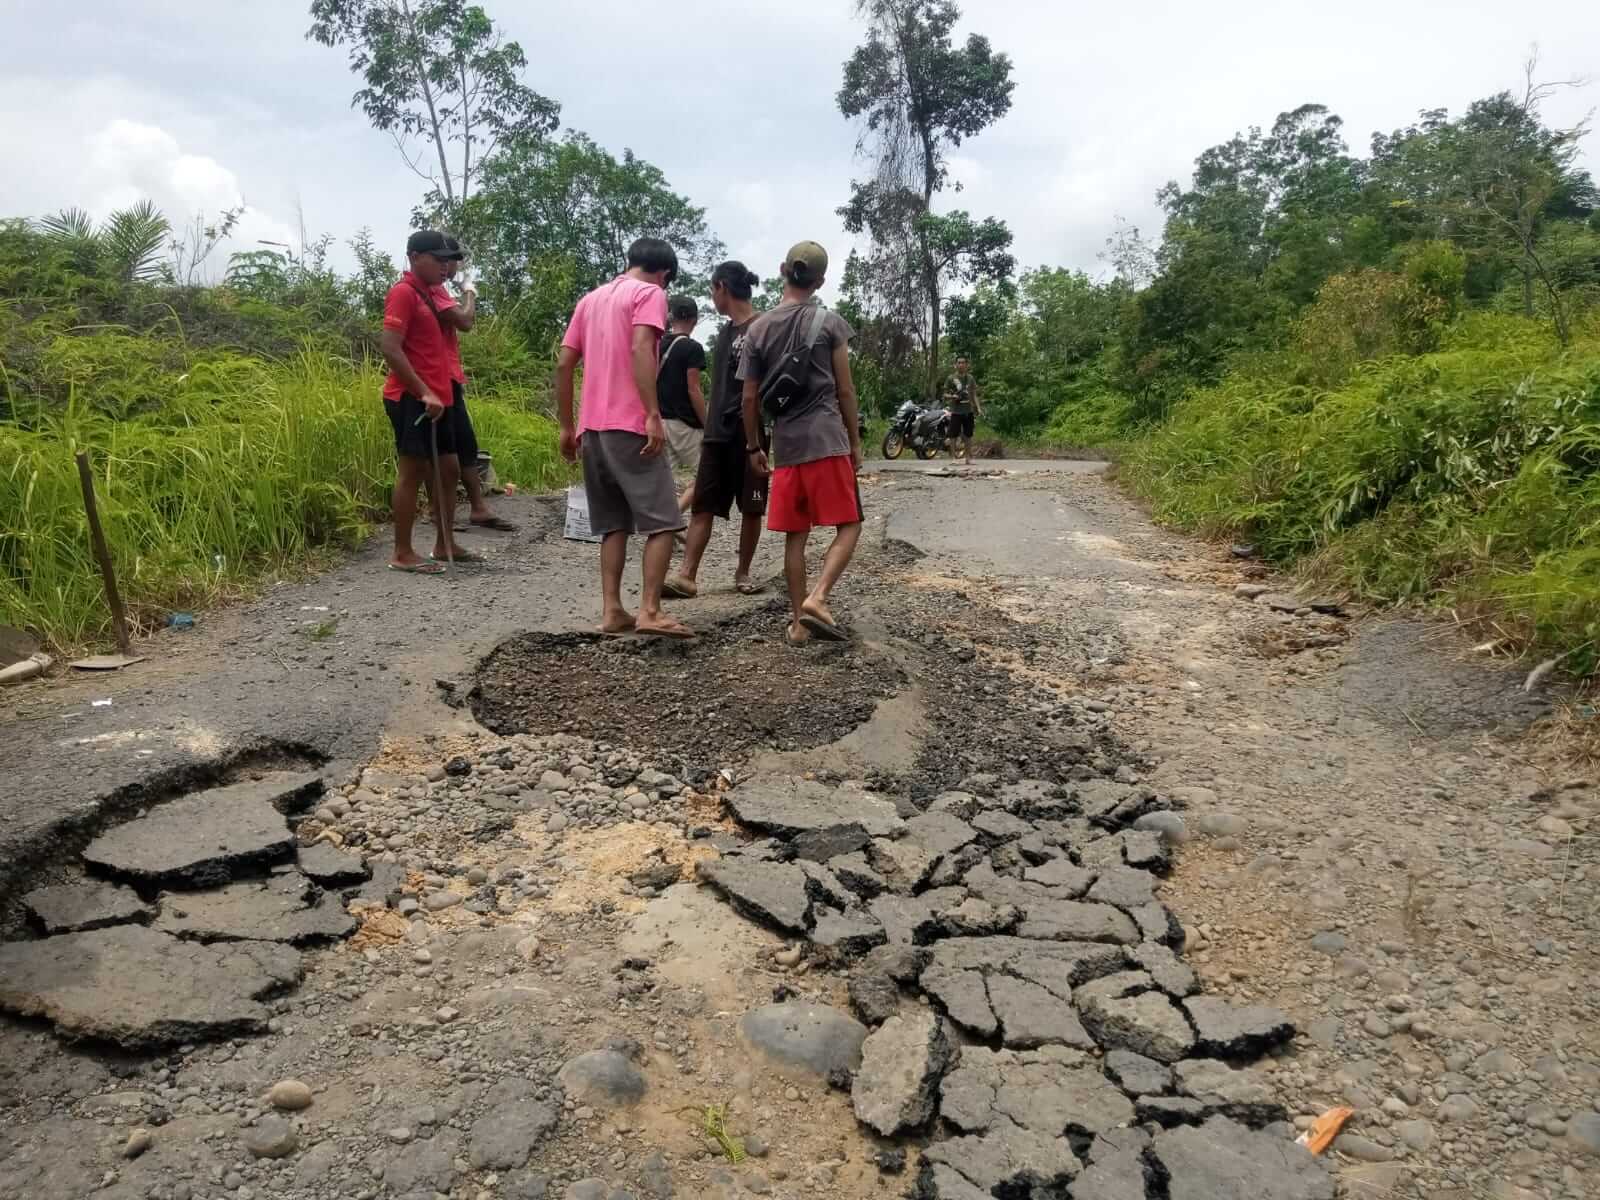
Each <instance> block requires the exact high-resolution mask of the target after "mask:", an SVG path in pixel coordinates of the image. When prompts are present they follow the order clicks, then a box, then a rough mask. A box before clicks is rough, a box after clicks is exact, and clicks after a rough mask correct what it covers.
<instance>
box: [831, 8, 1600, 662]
mask: <svg viewBox="0 0 1600 1200" xmlns="http://www.w3.org/2000/svg"><path fill="white" fill-rule="evenodd" d="M873 7H874V8H892V9H895V10H896V11H900V10H902V9H903V10H905V12H903V13H902V14H901V15H902V16H904V15H905V13H907V12H908V13H912V14H913V15H915V13H916V12H918V11H920V12H922V14H923V18H924V23H923V24H922V25H921V26H919V27H918V28H920V30H921V31H922V35H923V36H925V37H928V38H932V39H934V40H937V38H938V36H939V33H940V29H939V25H938V23H937V22H936V21H934V20H932V19H931V14H932V11H933V9H936V8H939V7H940V6H939V5H937V4H918V3H915V2H914V0H905V3H900V2H899V0H894V2H893V3H885V4H880V5H877V6H873ZM912 41H913V42H915V39H912ZM969 45H970V44H969ZM985 47H986V44H985ZM1001 57H1002V58H1003V56H1001ZM957 58H959V53H958V54H957ZM901 66H902V74H905V75H906V76H907V77H909V78H913V79H918V78H919V72H920V73H921V75H920V87H919V88H913V89H912V90H913V91H919V90H931V91H933V92H936V93H939V94H946V93H945V92H944V91H942V90H941V89H947V88H959V86H960V81H961V80H962V79H963V78H965V77H966V76H965V75H964V74H963V72H962V70H961V69H959V63H958V62H957V63H955V64H954V65H952V61H951V60H950V59H948V58H947V57H941V56H940V55H939V54H918V55H912V56H911V57H910V58H909V59H908V60H907V61H906V62H904V63H902V64H901ZM991 75H992V72H991ZM985 78H987V77H985ZM848 79H849V75H848V72H847V82H848ZM984 86H987V85H982V86H979V87H978V90H977V91H976V92H975V93H974V94H973V95H972V96H970V97H969V98H968V100H969V102H970V103H971V104H974V105H977V106H978V109H979V111H985V112H988V111H992V109H984V108H983V104H982V102H983V99H984V96H985V95H986V94H988V93H986V92H984V90H983V87H984ZM1573 86H1579V85H1578V84H1576V83H1568V82H1560V81H1558V82H1547V81H1545V80H1543V79H1542V78H1541V76H1540V74H1539V67H1538V62H1537V58H1536V57H1534V58H1533V59H1530V61H1529V62H1527V63H1526V64H1525V71H1524V78H1523V79H1522V81H1521V82H1520V83H1519V85H1518V86H1517V87H1516V88H1514V89H1512V90H1509V91H1506V92H1502V93H1499V94H1497V95H1493V96H1489V97H1487V98H1485V99H1483V100H1480V101H1477V102H1476V103H1473V104H1472V105H1470V106H1469V107H1468V108H1467V110H1466V111H1465V112H1463V113H1459V114H1451V113H1449V112H1447V111H1445V110H1443V109H1438V110H1430V111H1427V112H1424V113H1422V114H1420V116H1419V117H1418V119H1417V120H1416V121H1415V122H1414V123H1412V124H1410V125H1407V126H1404V127H1401V128H1398V129H1395V130H1394V131H1392V132H1389V133H1377V134H1374V135H1373V136H1372V138H1371V142H1370V148H1369V150H1368V152H1367V153H1366V154H1365V155H1364V156H1363V155H1359V154H1355V153H1352V152H1351V150H1350V147H1349V144H1348V142H1347V139H1346V132H1345V129H1344V126H1343V122H1342V121H1341V120H1340V118H1339V117H1338V116H1337V115H1335V114H1334V113H1332V112H1331V111H1329V110H1328V109H1327V108H1325V107H1323V106H1321V105H1317V104H1306V105H1303V106H1301V107H1300V108H1297V109H1294V110H1293V111H1290V112H1286V113H1283V114H1281V115H1279V116H1278V118H1277V119H1276V120H1275V121H1274V122H1273V123H1272V124H1271V125H1270V126H1269V127H1267V128H1265V129H1262V128H1251V129H1249V130H1247V131H1245V132H1243V133H1239V134H1236V135H1234V136H1233V137H1231V138H1229V139H1228V140H1227V141H1225V142H1222V143H1220V144H1218V145H1215V146H1212V147H1211V148H1209V149H1207V150H1205V151H1204V152H1203V153H1201V154H1200V155H1199V157H1198V158H1197V159H1196V160H1195V165H1194V171H1193V174H1192V176H1191V178H1190V179H1189V180H1187V181H1185V182H1174V183H1170V184H1168V185H1167V186H1166V187H1164V188H1163V189H1161V191H1160V192H1159V193H1158V200H1159V201H1160V204H1161V206H1162V209H1163V210H1164V213H1165V226H1164V228H1163V229H1162V230H1161V235H1160V237H1159V238H1157V239H1149V238H1146V237H1145V236H1144V235H1142V234H1141V231H1140V230H1138V229H1136V228H1134V227H1132V226H1129V225H1127V224H1125V223H1119V225H1118V226H1117V228H1116V229H1115V230H1114V231H1113V233H1112V235H1111V236H1110V237H1109V238H1108V239H1107V242H1106V248H1105V252H1104V254H1103V255H1102V258H1103V260H1104V269H1103V270H1102V271H1101V272H1100V273H1099V275H1098V276H1091V275H1089V274H1086V273H1084V272H1081V271H1073V270H1067V269H1063V268H1056V267H1048V266H1046V267H1040V268H1036V269H1032V270H1027V271H1023V272H1021V273H1020V274H1018V273H1016V272H1015V271H1014V270H1013V264H1011V263H1010V262H1009V260H1008V259H1002V258H1001V257H1000V256H998V255H994V254H990V255H988V256H987V257H983V256H981V255H980V256H969V257H968V258H966V259H963V260H961V262H963V263H965V264H966V265H967V266H969V267H970V268H971V269H970V270H965V269H964V273H963V274H962V276H961V279H960V282H962V283H965V284H967V285H969V286H967V287H966V288H965V289H964V291H963V293H962V294H958V295H945V296H941V295H940V294H939V293H938V289H937V286H936V285H937V284H938V282H939V280H938V279H936V278H934V277H933V276H931V275H928V274H927V273H926V272H924V273H922V274H921V275H919V274H918V273H917V272H914V271H913V272H910V273H909V274H907V273H905V272H902V273H901V274H899V275H895V274H894V273H893V272H887V271H886V268H885V264H890V265H892V264H894V263H897V262H904V261H906V255H905V254H904V253H903V252H898V251H897V250H896V247H897V246H898V247H902V248H903V247H904V246H906V245H912V244H914V243H915V242H916V239H917V237H918V236H919V235H920V236H924V237H927V238H930V239H932V240H933V241H934V242H937V237H936V235H937V233H938V228H939V226H938V223H937V220H935V219H934V218H933V217H932V216H931V210H930V209H929V208H928V207H927V206H926V205H923V207H922V208H921V209H920V212H921V214H922V215H921V216H914V219H913V220H912V222H911V224H910V226H909V227H908V229H902V230H900V231H899V232H898V233H895V232H894V231H893V230H888V231H887V232H885V231H884V230H883V229H882V228H881V223H880V227H879V228H877V229H874V228H873V227H870V226H869V227H868V231H869V232H871V233H873V234H874V236H875V241H874V246H873V250H872V252H871V253H870V254H868V255H865V256H855V257H852V260H851V264H850V267H849V268H848V269H847V271H846V274H845V289H844V290H845V297H844V307H845V308H846V309H847V310H848V315H850V316H851V317H852V318H853V319H854V320H855V321H856V322H857V324H858V326H859V327H860V328H861V329H862V330H863V337H862V338H861V340H860V343H859V345H858V347H857V363H858V373H859V375H860V377H861V379H862V380H863V392H864V394H865V395H866V396H867V397H868V398H869V400H870V402H871V404H872V405H873V407H874V408H875V409H876V411H879V412H887V411H892V410H893V408H894V407H895V406H896V405H897V404H899V403H900V402H901V401H902V400H903V399H905V398H907V397H915V398H922V399H924V400H931V399H932V398H933V396H934V395H935V392H934V390H933V389H932V388H930V387H929V386H928V382H927V381H928V380H929V379H930V378H935V377H937V373H933V372H929V371H926V370H924V368H923V359H924V358H925V357H927V356H933V354H934V347H935V346H937V351H938V353H937V357H938V358H939V360H940V361H941V362H942V363H945V364H948V363H949V362H951V361H953V359H954V358H955V357H956V356H957V355H958V354H964V355H966V356H968V357H969V358H970V359H971V360H972V361H973V364H974V369H975V371H976V373H977V375H978V378H979V381H980V385H981V387H982V392H983V398H984V405H985V410H986V414H985V415H986V419H987V423H988V424H989V425H990V426H991V427H992V429H993V431H994V433H995V434H996V435H997V436H998V437H1000V438H1001V439H1003V440H1004V441H1005V443H1006V444H1007V446H1008V448H1010V447H1019V448H1023V449H1024V452H1025V451H1026V448H1028V447H1037V446H1040V445H1041V444H1043V445H1045V446H1049V447H1055V448H1057V449H1069V448H1070V449H1079V450H1081V449H1098V450H1100V451H1102V452H1104V453H1105V454H1107V455H1108V456H1110V457H1112V458H1115V459H1117V460H1118V461H1119V463H1120V468H1119V478H1120V479H1121V480H1122V481H1123V482H1124V483H1125V484H1126V485H1127V486H1128V487H1129V488H1130V489H1131V490H1132V491H1133V492H1134V493H1135V494H1136V495H1137V496H1138V497H1140V498H1141V499H1142V500H1144V501H1145V502H1146V503H1148V504H1149V506H1150V507H1151V509H1152V510H1153V512H1154V513H1155V515H1156V516H1157V517H1158V518H1159V519H1161V520H1163V521H1165V522H1168V523H1171V524H1173V525H1175V526H1178V527H1180V528H1183V529H1187V530H1191V531H1194V532H1197V533H1200V534H1202V535H1205V536H1209V537H1215V538H1226V539H1230V540H1232V541H1235V542H1245V543H1250V544H1252V545H1254V546H1255V547H1256V548H1257V551H1258V552H1259V553H1260V554H1261V555H1263V556H1264V557H1265V558H1267V559H1268V560H1270V561H1272V562H1274V563H1276V564H1278V565H1280V566H1284V567H1295V568H1299V569H1302V570H1305V571H1307V572H1310V573H1312V574H1314V575H1316V576H1317V577H1319V579H1320V581H1321V583H1322V585H1323V586H1334V587H1338V588H1342V589H1345V590H1347V591H1348V592H1349V593H1351V594H1353V595H1356V596H1360V597H1362V598H1365V599H1368V600H1372V601H1378V602H1422V603H1428V604H1435V605H1447V606H1449V607H1450V608H1451V609H1453V610H1454V612H1455V613H1456V615H1457V616H1458V617H1460V618H1462V619H1463V620H1467V621H1471V622H1474V623H1475V624H1477V625H1478V626H1479V627H1480V628H1481V631H1482V632H1481V637H1480V640H1481V641H1483V642H1485V643H1494V644H1495V645H1496V646H1497V647H1501V648H1504V649H1507V650H1517V651H1520V650H1524V649H1528V648H1532V649H1534V650H1536V651H1537V652H1539V653H1540V654H1541V655H1542V656H1552V657H1554V656H1560V657H1561V662H1560V665H1561V667H1562V668H1563V669H1564V670H1567V671H1570V672H1571V673H1573V674H1576V675H1579V676H1588V675H1591V674H1592V673H1593V672H1594V670H1595V668H1596V664H1597V662H1600V536H1597V535H1600V214H1597V212H1596V207H1597V205H1600V194H1597V191H1596V188H1595V185H1594V182H1593V180H1592V179H1591V178H1590V175H1589V173H1588V172H1587V171H1586V170H1584V169H1583V167H1582V165H1581V163H1580V161H1579V151H1580V147H1581V145H1582V142H1583V138H1584V137H1585V136H1586V134H1587V128H1586V126H1584V125H1580V126H1578V127H1576V128H1566V129H1563V128H1556V127H1553V126H1552V125H1551V124H1550V123H1548V122H1547V121H1546V120H1545V118H1544V114H1543V110H1544V108H1545V106H1546V104H1547V101H1548V100H1549V99H1550V97H1551V96H1552V95H1554V94H1556V93H1557V92H1560V91H1563V90H1564V89H1567V88H1569V87H1573ZM846 99H847V97H846V95H845V93H841V97H840V103H841V108H844V109H845V111H846V115H851V113H850V110H849V109H848V108H846V105H845V101H846ZM918 120H919V113H918V111H917V110H916V108H915V105H907V106H906V107H905V108H904V109H903V112H902V119H901V121H900V122H899V123H898V124H896V123H893V122H885V121H882V120H880V121H879V122H878V123H877V124H876V125H874V126H871V127H869V128H868V129H867V130H866V132H865V133H864V140H863V145H864V147H865V148H866V149H867V150H868V151H869V152H871V153H869V154H868V156H867V157H868V161H869V162H871V163H872V164H873V165H875V166H879V167H881V165H882V161H883V159H882V153H881V151H882V147H881V144H880V143H881V138H880V137H879V136H878V135H877V134H876V133H875V130H876V129H878V128H890V129H894V130H905V129H910V130H913V131H915V130H918V129H919V128H922V127H921V126H919V124H918ZM940 132H941V131H940V129H939V127H938V126H937V123H935V126H934V128H932V130H931V134H932V137H931V140H929V141H928V142H926V143H925V144H926V145H931V146H932V152H933V153H932V160H931V161H933V162H934V163H935V165H936V166H937V165H938V163H940V162H942V158H941V152H942V146H943V145H944V144H945V143H944V142H941V141H940V140H939V135H940ZM945 132H946V133H948V132H949V131H948V130H946V131H945ZM970 132H971V130H970V129H965V130H960V131H958V134H963V135H964V134H970ZM956 140H959V139H958V138H957V139H956ZM872 154H877V155H878V157H876V158H874V157H872ZM891 158H892V156H891ZM920 161H923V162H926V161H929V160H928V159H927V158H923V159H921V160H920ZM879 173H880V175H881V171H880V172H879ZM940 178H941V179H942V176H940ZM928 194H929V196H932V195H933V194H934V193H933V192H930V193H928ZM910 207H911V208H913V209H915V208H916V205H915V204H912V205H910ZM842 211H847V210H842ZM919 222H920V224H919ZM880 233H881V234H882V235H883V236H878V235H879V234H880ZM911 261H913V262H914V261H915V258H914V256H912V260H911ZM897 289H898V290H897ZM935 310H937V311H938V313H939V323H938V324H935V323H934V320H933V315H932V314H933V313H934V311H935ZM930 336H931V337H932V339H933V340H932V341H930V340H929V338H930Z"/></svg>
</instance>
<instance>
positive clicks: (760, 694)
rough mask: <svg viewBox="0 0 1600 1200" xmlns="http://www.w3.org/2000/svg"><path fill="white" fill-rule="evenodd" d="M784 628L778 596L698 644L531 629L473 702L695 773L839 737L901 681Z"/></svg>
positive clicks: (489, 667) (890, 671)
mask: <svg viewBox="0 0 1600 1200" xmlns="http://www.w3.org/2000/svg"><path fill="white" fill-rule="evenodd" d="M782 630H783V618H782V616H781V614H780V606H779V605H777V604H769V605H766V606H764V607H763V608H762V609H759V610H757V611H754V612H750V613H746V614H743V615H741V616H739V617H737V618H735V619H733V620H731V621H728V622H726V623H724V624H722V625H719V626H717V627H715V628H714V629H712V630H709V631H707V632H704V633H702V635H701V637H700V638H699V639H698V640H697V641H695V642H663V641H659V640H647V639H606V638H600V637H596V636H593V635H588V634H547V633H527V634H522V635H520V636H519V637H516V638H513V639H512V640H511V641H509V642H506V643H504V644H503V645H501V646H499V647H497V648H496V649H495V650H494V651H493V652H492V653H491V654H490V655H489V657H488V658H487V659H485V660H484V662H483V665H482V666H481V667H480V668H479V671H478V676H477V683H476V685H475V686H474V687H473V689H472V692H471V694H470V695H469V697H468V699H469V702H470V704H471V706H472V711H473V714H474V715H475V716H476V717H477V719H478V720H479V721H480V722H482V723H483V724H484V725H485V726H487V727H488V728H490V729H492V730H493V731H494V732H496V733H499V734H503V735H509V734H517V733H530V734H535V735H542V734H550V733H558V732H560V733H571V734H577V735H578V736H581V737H585V738H593V739H595V740H596V741H601V742H614V741H625V742H626V743H627V745H628V746H629V747H630V749H633V750H635V751H640V752H643V753H647V754H650V755H652V756H654V758H655V759H656V761H657V762H658V763H659V764H660V765H661V766H662V767H665V768H670V769H671V770H673V771H674V772H675V773H676V774H678V775H680V776H684V777H688V778H695V777H700V776H703V775H704V774H706V773H708V772H710V771H713V770H715V769H716V768H717V767H719V766H721V765H722V764H724V763H726V762H729V761H731V760H733V759H736V758H738V757H741V756H742V755H743V754H745V753H746V752H748V751H750V750H752V749H754V748H756V747H758V746H760V747H776V748H778V749H782V750H803V749H809V748H811V747H814V746H820V745H825V744H826V743H829V742H832V741H834V740H836V739H838V738H840V737H842V736H843V735H844V734H846V733H848V732H849V731H850V730H852V729H854V728H855V727H856V726H858V725H860V724H862V723H863V722H864V721H866V720H867V719H869V718H870V717H871V716H872V713H873V709H874V708H875V707H876V705H877V702H878V701H879V700H881V699H885V698H887V697H889V696H893V695H895V694H896V692H897V691H898V690H899V688H900V687H901V685H902V683H903V676H902V674H901V673H900V672H899V671H898V670H896V669H894V668H893V667H892V666H891V665H889V664H887V663H884V662H881V661H877V660H875V659H874V658H873V657H872V656H871V655H869V654H868V653H867V652H865V651H863V650H862V649H861V648H860V647H858V646H856V645H855V644H853V643H842V644H839V645H822V644H817V645H808V646H805V647H803V648H799V649H794V648H791V647H788V646H785V645H783V644H782V643H781V642H780V641H778V640H777V639H778V638H781V636H782ZM802 697H803V698H804V701H803V703H800V702H798V701H799V700H800V698H802Z"/></svg>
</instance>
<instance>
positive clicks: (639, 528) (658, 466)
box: [580, 429, 687, 534]
mask: <svg viewBox="0 0 1600 1200" xmlns="http://www.w3.org/2000/svg"><path fill="white" fill-rule="evenodd" d="M644 444H645V438H644V435H643V434H642V433H629V432H628V431H627V430H625V429H590V430H587V431H586V432H585V433H584V435H583V440H582V442H581V443H580V445H581V447H582V458H583V490H584V492H585V494H586V495H587V496H588V497H589V531H590V532H591V533H598V534H607V533H642V534H651V533H665V532H667V531H669V530H674V531H675V530H679V529H682V528H684V526H685V525H686V524H687V522H685V520H684V518H683V514H682V513H681V512H679V511H678V485H677V483H676V482H675V481H674V480H673V478H672V467H671V465H670V464H669V463H668V462H667V455H666V451H665V449H663V450H662V453H660V454H657V455H656V456H655V457H653V458H644V457H642V456H641V455H640V454H639V451H640V450H643V449H644Z"/></svg>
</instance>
